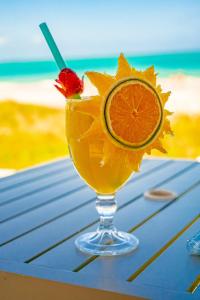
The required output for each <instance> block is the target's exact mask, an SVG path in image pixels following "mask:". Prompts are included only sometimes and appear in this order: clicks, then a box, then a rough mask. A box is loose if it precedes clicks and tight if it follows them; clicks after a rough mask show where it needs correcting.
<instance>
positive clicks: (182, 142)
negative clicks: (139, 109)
mask: <svg viewBox="0 0 200 300" xmlns="http://www.w3.org/2000/svg"><path fill="white" fill-rule="evenodd" d="M172 128H173V130H174V134H175V135H174V137H170V136H167V137H166V138H165V140H164V145H165V148H166V149H167V151H168V156H169V157H180V158H197V157H198V156H199V155H200V138H199V132H200V114H199V115H178V114H177V115H174V117H173V118H172ZM66 154H68V150H67V143H66V139H65V115H64V110H61V109H55V108H49V107H43V106H37V105H29V104H19V103H16V102H14V101H4V102H0V168H11V169H21V168H25V167H29V166H32V165H35V164H38V163H41V162H44V161H48V160H52V159H55V158H58V157H61V156H64V155H66ZM152 154H153V155H156V156H163V155H162V154H160V153H159V152H158V151H153V153H152Z"/></svg>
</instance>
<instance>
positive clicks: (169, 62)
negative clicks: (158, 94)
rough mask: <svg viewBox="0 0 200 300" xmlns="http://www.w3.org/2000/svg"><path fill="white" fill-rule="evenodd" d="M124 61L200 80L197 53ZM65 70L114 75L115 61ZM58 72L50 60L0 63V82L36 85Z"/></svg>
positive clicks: (78, 63)
mask: <svg viewBox="0 0 200 300" xmlns="http://www.w3.org/2000/svg"><path fill="white" fill-rule="evenodd" d="M127 58H128V61H129V63H130V64H131V65H133V66H134V67H135V68H137V69H141V70H142V69H145V68H147V67H149V66H151V65H154V66H155V69H156V72H157V73H158V74H159V76H160V77H169V76H171V75H174V74H184V75H191V76H197V77H199V76H200V51H194V52H181V53H166V54H151V55H142V56H138V55H134V56H130V55H128V56H127ZM66 63H67V66H68V67H69V68H71V69H73V70H75V71H76V72H77V73H78V74H79V75H80V76H82V75H83V74H84V72H85V71H87V70H94V71H100V72H102V71H103V72H108V73H111V74H114V73H115V70H116V68H117V57H116V56H115V57H114V56H113V57H95V58H82V59H80V58H79V59H70V60H68V61H66ZM57 74H58V68H57V66H56V64H55V62H54V61H53V59H52V60H37V61H36V60H33V61H16V62H0V80H1V81H35V80H36V81H37V80H43V79H54V78H56V77H57Z"/></svg>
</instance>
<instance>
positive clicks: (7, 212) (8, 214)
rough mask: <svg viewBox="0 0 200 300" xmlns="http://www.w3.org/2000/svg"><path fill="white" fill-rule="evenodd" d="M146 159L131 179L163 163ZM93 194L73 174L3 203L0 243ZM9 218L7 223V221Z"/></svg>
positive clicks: (86, 201)
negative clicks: (40, 189)
mask: <svg viewBox="0 0 200 300" xmlns="http://www.w3.org/2000/svg"><path fill="white" fill-rule="evenodd" d="M147 162H148V161H147ZM147 162H145V163H144V164H143V165H142V170H143V172H142V174H143V175H141V174H140V173H137V174H135V176H134V181H135V180H137V179H139V178H140V177H141V176H145V174H148V173H149V172H151V170H154V169H156V168H157V167H158V166H159V167H161V166H165V165H166V163H165V162H163V161H161V160H158V161H157V162H156V163H155V164H152V163H147ZM63 189H64V190H63ZM76 190H77V192H76ZM72 192H73V193H72ZM56 193H58V195H57V194H56ZM50 196H51V197H52V196H53V198H50V199H49V200H47V199H48V198H49V197H50ZM94 197H95V193H94V192H93V191H92V190H91V189H89V188H87V187H86V185H85V184H84V182H83V181H82V180H81V179H80V178H79V176H78V175H77V177H76V178H75V179H73V178H72V179H71V180H70V181H69V182H67V181H66V182H65V183H64V184H57V185H55V186H52V187H51V188H49V189H46V190H45V191H40V192H37V193H34V194H31V195H30V196H29V197H25V198H22V199H21V200H18V201H16V202H11V203H9V204H7V205H4V206H3V207H2V208H1V210H0V217H1V218H2V219H1V224H2V223H3V222H4V223H5V222H6V224H5V225H3V224H2V225H3V226H0V232H1V233H0V244H2V243H5V242H6V241H8V240H9V239H12V238H14V237H16V236H17V235H20V234H22V233H24V232H27V231H29V230H32V229H33V228H34V227H38V226H41V225H42V224H44V223H45V222H48V221H50V220H52V219H55V218H58V217H60V216H62V215H64V214H67V213H68V212H69V211H71V210H72V209H75V208H77V207H79V206H80V205H83V204H84V203H85V204H87V203H88V201H91V199H93V201H94ZM41 198H42V199H41ZM46 205H48V206H46ZM22 215H24V216H22ZM19 217H20V218H19ZM8 221H9V223H7V222H8Z"/></svg>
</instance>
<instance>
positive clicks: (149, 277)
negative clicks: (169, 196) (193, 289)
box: [135, 220, 200, 291]
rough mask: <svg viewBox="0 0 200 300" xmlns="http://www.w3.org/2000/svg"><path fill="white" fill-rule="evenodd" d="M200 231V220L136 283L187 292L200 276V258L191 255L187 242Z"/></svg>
mask: <svg viewBox="0 0 200 300" xmlns="http://www.w3.org/2000/svg"><path fill="white" fill-rule="evenodd" d="M199 230H200V220H198V221H196V222H195V223H194V224H193V225H192V226H191V227H190V228H189V229H188V230H186V231H185V232H184V233H183V234H182V235H181V236H180V237H179V238H178V239H177V240H176V241H175V242H174V243H173V244H172V245H171V246H170V247H169V248H168V249H167V250H166V251H165V252H164V253H162V254H161V255H160V256H159V257H158V258H157V259H156V260H155V261H153V263H152V264H151V265H150V266H149V267H148V268H147V269H146V270H145V272H142V273H141V274H140V275H139V276H138V277H137V278H136V279H135V283H138V284H144V283H145V282H146V283H148V284H150V285H157V286H160V287H161V288H165V289H174V290H177V291H187V290H188V288H189V287H190V286H191V285H192V283H193V282H194V281H195V280H196V278H197V277H198V276H199V275H200V257H199V256H192V255H189V254H188V252H187V249H186V241H187V239H188V238H190V237H192V236H193V235H194V234H195V233H196V232H198V231H199Z"/></svg>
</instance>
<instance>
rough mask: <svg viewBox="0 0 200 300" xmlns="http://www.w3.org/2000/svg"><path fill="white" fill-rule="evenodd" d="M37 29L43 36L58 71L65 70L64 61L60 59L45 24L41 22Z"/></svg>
mask: <svg viewBox="0 0 200 300" xmlns="http://www.w3.org/2000/svg"><path fill="white" fill-rule="evenodd" d="M39 27H40V29H41V31H42V33H43V35H44V38H45V40H46V42H47V44H48V46H49V49H50V50H51V53H52V55H53V57H54V59H55V61H56V63H57V65H58V68H59V69H60V70H62V69H64V68H66V64H65V61H64V59H63V58H62V56H61V54H60V51H59V50H58V47H57V45H56V43H55V41H54V39H53V36H52V34H51V33H50V31H49V28H48V26H47V24H46V23H45V22H42V23H40V24H39Z"/></svg>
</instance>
